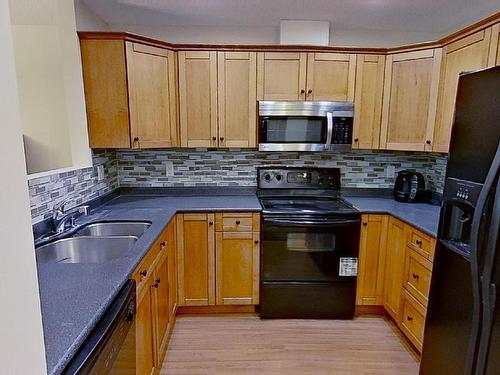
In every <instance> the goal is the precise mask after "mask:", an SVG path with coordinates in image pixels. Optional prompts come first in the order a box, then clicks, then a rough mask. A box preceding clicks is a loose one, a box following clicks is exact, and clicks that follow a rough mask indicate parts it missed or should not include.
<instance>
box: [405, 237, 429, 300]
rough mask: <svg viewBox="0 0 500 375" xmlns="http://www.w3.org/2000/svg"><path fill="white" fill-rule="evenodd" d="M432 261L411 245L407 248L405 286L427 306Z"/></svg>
mask: <svg viewBox="0 0 500 375" xmlns="http://www.w3.org/2000/svg"><path fill="white" fill-rule="evenodd" d="M431 274H432V263H431V262H430V261H429V260H428V259H427V258H425V257H423V256H422V255H420V253H418V252H416V251H415V250H413V249H412V248H410V247H407V248H406V261H405V276H404V287H405V289H406V290H407V291H408V293H410V294H411V295H412V296H413V297H415V298H416V299H417V300H418V301H419V302H420V303H421V304H422V305H424V306H427V301H428V298H429V289H430V285H431Z"/></svg>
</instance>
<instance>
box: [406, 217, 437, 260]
mask: <svg viewBox="0 0 500 375" xmlns="http://www.w3.org/2000/svg"><path fill="white" fill-rule="evenodd" d="M407 227H408V232H407V238H406V240H407V244H408V246H409V247H411V248H412V249H413V250H415V251H417V252H419V253H420V254H422V255H423V256H424V257H426V258H427V259H429V260H430V261H431V262H432V261H433V259H434V246H435V240H434V239H433V238H432V237H430V236H428V235H426V234H424V233H422V232H420V231H419V230H418V229H416V228H413V227H411V226H407Z"/></svg>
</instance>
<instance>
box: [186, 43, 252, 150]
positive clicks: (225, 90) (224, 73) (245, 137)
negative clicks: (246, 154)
mask: <svg viewBox="0 0 500 375" xmlns="http://www.w3.org/2000/svg"><path fill="white" fill-rule="evenodd" d="M256 64H257V62H256V53H255V52H216V51H180V52H179V108H180V128H181V146H183V147H255V146H256V140H257V133H256V121H257V118H256V116H257V98H256V89H257V87H256V85H257V83H256V74H257V72H256V69H257V68H256V66H257V65H256Z"/></svg>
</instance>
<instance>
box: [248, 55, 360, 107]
mask: <svg viewBox="0 0 500 375" xmlns="http://www.w3.org/2000/svg"><path fill="white" fill-rule="evenodd" d="M355 74H356V55H354V54H343V53H328V52H321V53H304V52H260V53H258V54H257V97H258V99H259V100H329V101H353V100H354V83H355Z"/></svg>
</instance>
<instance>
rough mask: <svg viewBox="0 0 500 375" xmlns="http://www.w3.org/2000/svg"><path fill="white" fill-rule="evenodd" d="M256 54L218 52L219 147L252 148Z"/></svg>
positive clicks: (255, 135) (254, 135)
mask: <svg viewBox="0 0 500 375" xmlns="http://www.w3.org/2000/svg"><path fill="white" fill-rule="evenodd" d="M256 64H257V56H256V53H255V52H218V54H217V66H218V78H217V88H218V91H217V92H218V96H217V100H218V104H219V117H218V119H219V127H218V129H219V147H255V146H256V142H257V133H256V123H257V77H256V74H257V68H256V67H257V65H256Z"/></svg>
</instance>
